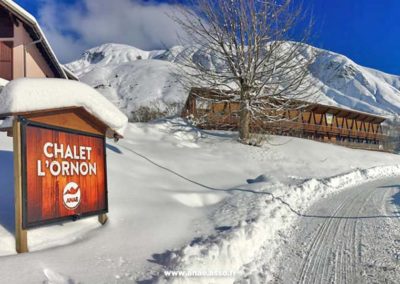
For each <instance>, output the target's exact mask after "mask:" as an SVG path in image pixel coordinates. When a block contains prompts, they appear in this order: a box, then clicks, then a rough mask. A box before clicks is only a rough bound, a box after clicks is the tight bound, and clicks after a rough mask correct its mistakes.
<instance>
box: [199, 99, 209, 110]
mask: <svg viewBox="0 0 400 284" xmlns="http://www.w3.org/2000/svg"><path fill="white" fill-rule="evenodd" d="M210 106H211V103H210V101H209V100H203V99H200V98H197V99H196V107H197V109H199V110H210Z"/></svg>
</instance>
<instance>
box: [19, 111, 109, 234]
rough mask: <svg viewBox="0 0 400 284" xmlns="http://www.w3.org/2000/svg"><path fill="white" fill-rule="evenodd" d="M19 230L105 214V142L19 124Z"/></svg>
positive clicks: (67, 131)
mask: <svg viewBox="0 0 400 284" xmlns="http://www.w3.org/2000/svg"><path fill="white" fill-rule="evenodd" d="M21 150H22V153H21V154H22V165H21V167H22V201H23V203H22V216H23V218H22V227H23V229H27V228H33V227H37V226H41V225H45V224H49V223H53V222H58V221H63V220H68V219H69V220H75V219H77V218H80V217H85V216H92V215H99V214H102V213H106V212H107V211H108V200H107V170H106V158H105V154H106V150H105V138H104V136H101V135H96V134H92V133H86V132H81V131H77V130H72V129H66V128H61V127H55V126H50V125H46V124H42V123H37V122H33V121H29V120H26V119H24V120H22V121H21Z"/></svg>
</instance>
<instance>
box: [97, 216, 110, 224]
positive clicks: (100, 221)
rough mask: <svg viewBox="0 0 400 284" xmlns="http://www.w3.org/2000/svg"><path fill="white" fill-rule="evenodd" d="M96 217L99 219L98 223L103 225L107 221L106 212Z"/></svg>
mask: <svg viewBox="0 0 400 284" xmlns="http://www.w3.org/2000/svg"><path fill="white" fill-rule="evenodd" d="M98 219H99V223H100V224H102V225H104V224H105V223H107V221H108V217H107V214H106V213H103V214H100V215H99V218H98Z"/></svg>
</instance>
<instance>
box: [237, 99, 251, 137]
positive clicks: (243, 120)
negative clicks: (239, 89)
mask: <svg viewBox="0 0 400 284" xmlns="http://www.w3.org/2000/svg"><path fill="white" fill-rule="evenodd" d="M249 139H250V111H249V109H248V105H247V103H246V101H242V102H240V120H239V141H240V142H241V143H243V144H249Z"/></svg>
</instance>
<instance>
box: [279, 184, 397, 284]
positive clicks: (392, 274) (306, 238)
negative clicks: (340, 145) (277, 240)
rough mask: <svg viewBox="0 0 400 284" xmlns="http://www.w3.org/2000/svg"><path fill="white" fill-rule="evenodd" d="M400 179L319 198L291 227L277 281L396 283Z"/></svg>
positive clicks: (366, 185) (362, 186)
mask: <svg viewBox="0 0 400 284" xmlns="http://www.w3.org/2000/svg"><path fill="white" fill-rule="evenodd" d="M399 196H400V178H399V177H396V178H390V179H384V180H379V181H375V182H372V183H368V184H365V185H361V186H360V185H359V186H356V187H352V188H349V189H347V190H345V191H343V192H341V193H339V194H337V195H334V196H332V197H331V198H328V199H326V200H322V201H321V202H318V203H316V204H315V205H314V206H312V207H311V208H310V209H309V210H307V213H306V214H304V216H302V217H301V218H300V219H301V220H300V221H299V222H298V223H297V224H296V226H295V227H293V230H292V236H290V238H289V239H290V240H291V241H290V242H288V243H287V244H286V246H284V249H283V251H282V255H283V256H282V257H281V261H280V265H279V269H278V270H277V273H276V275H275V281H274V283H398V281H399V278H400V267H399V261H400V227H399V220H400V219H399V217H400V214H399V213H400V212H399V207H400V198H399Z"/></svg>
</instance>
